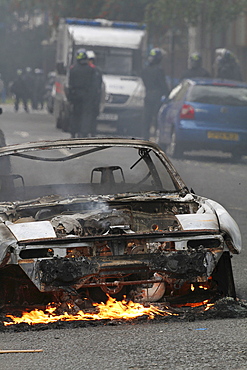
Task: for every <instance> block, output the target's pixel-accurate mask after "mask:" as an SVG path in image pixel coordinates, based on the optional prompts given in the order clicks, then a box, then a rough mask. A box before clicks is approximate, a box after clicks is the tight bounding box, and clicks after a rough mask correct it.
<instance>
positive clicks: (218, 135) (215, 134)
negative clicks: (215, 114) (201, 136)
mask: <svg viewBox="0 0 247 370" xmlns="http://www.w3.org/2000/svg"><path fill="white" fill-rule="evenodd" d="M208 139H217V140H229V141H238V140H239V135H238V134H236V133H235V132H220V131H208Z"/></svg>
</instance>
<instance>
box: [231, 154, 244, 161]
mask: <svg viewBox="0 0 247 370" xmlns="http://www.w3.org/2000/svg"><path fill="white" fill-rule="evenodd" d="M242 157H243V155H242V153H239V152H232V161H233V162H240V161H241V159H242Z"/></svg>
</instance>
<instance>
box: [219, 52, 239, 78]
mask: <svg viewBox="0 0 247 370" xmlns="http://www.w3.org/2000/svg"><path fill="white" fill-rule="evenodd" d="M215 54H216V58H215V65H214V67H215V74H216V76H215V77H216V78H222V79H227V80H235V81H243V78H242V74H241V70H240V66H239V62H238V60H237V58H236V56H235V55H234V54H233V53H232V52H231V51H230V50H228V49H224V48H223V49H216V50H215Z"/></svg>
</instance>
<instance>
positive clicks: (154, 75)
mask: <svg viewBox="0 0 247 370" xmlns="http://www.w3.org/2000/svg"><path fill="white" fill-rule="evenodd" d="M162 59H163V53H162V50H161V49H159V48H154V49H152V50H151V51H150V53H149V57H148V65H147V67H146V68H144V69H143V72H142V80H143V83H144V85H145V88H146V96H145V109H144V113H145V117H144V130H143V136H144V138H145V139H146V140H149V136H150V127H151V126H152V125H154V127H155V130H156V127H157V114H158V111H159V108H160V105H161V97H162V96H167V95H168V93H169V89H168V86H167V83H166V76H165V72H164V70H163V69H162V68H161V66H160V64H161V61H162Z"/></svg>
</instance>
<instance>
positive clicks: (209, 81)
mask: <svg viewBox="0 0 247 370" xmlns="http://www.w3.org/2000/svg"><path fill="white" fill-rule="evenodd" d="M183 81H189V82H190V84H191V85H211V86H212V85H217V86H234V87H245V88H247V83H246V82H242V81H235V80H227V79H219V78H201V77H197V78H186V79H184V80H183Z"/></svg>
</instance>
